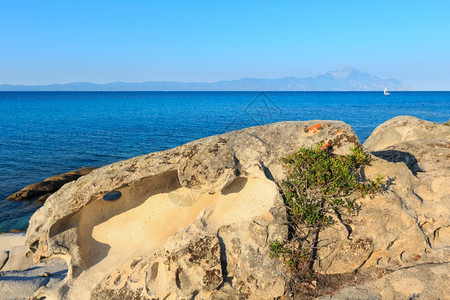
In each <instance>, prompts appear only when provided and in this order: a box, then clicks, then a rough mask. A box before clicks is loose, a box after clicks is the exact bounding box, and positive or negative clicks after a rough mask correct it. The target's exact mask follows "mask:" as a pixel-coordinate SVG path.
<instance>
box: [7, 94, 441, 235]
mask: <svg viewBox="0 0 450 300" xmlns="http://www.w3.org/2000/svg"><path fill="white" fill-rule="evenodd" d="M398 115H410V116H415V117H418V118H421V119H425V120H428V121H433V122H438V123H443V122H446V121H448V120H449V118H450V92H392V93H391V94H390V95H389V96H385V95H383V92H256V91H255V92H0V232H8V231H10V230H13V229H16V230H26V228H27V226H28V221H29V218H30V217H31V215H32V214H33V213H34V212H35V211H36V209H38V208H39V206H40V205H38V204H34V203H33V202H32V201H8V200H4V199H5V198H6V197H7V196H9V195H11V194H13V193H14V192H16V191H18V190H20V189H22V188H23V187H25V186H26V185H29V184H31V183H35V182H38V181H41V180H43V179H45V178H47V177H50V176H52V175H56V174H61V173H64V172H68V171H71V170H75V169H78V168H81V167H84V166H93V167H100V166H104V165H106V164H110V163H113V162H116V161H120V160H124V159H128V158H131V157H134V156H138V155H143V154H147V153H150V152H155V151H161V150H166V149H170V148H173V147H176V146H179V145H181V144H184V143H187V142H190V141H193V140H196V139H199V138H203V137H207V136H211V135H216V134H221V133H224V132H227V131H232V130H237V129H242V128H245V127H249V126H257V125H263V124H269V123H273V122H279V121H303V120H341V121H344V122H346V123H348V124H350V125H351V126H352V127H353V129H354V131H355V132H356V134H357V136H358V137H359V139H360V140H361V142H364V141H365V140H366V139H367V138H368V137H369V135H370V134H371V132H372V131H373V130H374V129H375V128H376V127H377V126H378V125H380V124H381V123H383V122H384V121H386V120H388V119H391V118H393V117H395V116H398Z"/></svg>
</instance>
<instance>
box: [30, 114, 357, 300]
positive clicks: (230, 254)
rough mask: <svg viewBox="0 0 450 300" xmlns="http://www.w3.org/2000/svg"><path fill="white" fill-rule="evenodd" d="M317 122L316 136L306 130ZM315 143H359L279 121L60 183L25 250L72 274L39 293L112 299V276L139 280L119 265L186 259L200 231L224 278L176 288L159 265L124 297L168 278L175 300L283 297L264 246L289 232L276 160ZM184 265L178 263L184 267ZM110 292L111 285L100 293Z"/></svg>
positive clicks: (330, 126) (331, 125)
mask: <svg viewBox="0 0 450 300" xmlns="http://www.w3.org/2000/svg"><path fill="white" fill-rule="evenodd" d="M319 123H320V124H321V125H320V128H318V129H317V130H315V131H310V130H308V128H311V127H312V126H316V125H317V124H319ZM319 142H324V143H325V142H326V143H329V144H330V145H332V151H335V153H338V154H346V153H349V149H350V147H352V146H354V145H358V144H359V141H358V138H357V137H356V136H355V134H354V132H353V130H352V129H351V127H350V126H348V125H347V124H345V123H343V122H337V121H308V122H283V123H275V124H271V125H266V126H260V127H253V128H247V129H244V130H240V131H235V132H230V133H226V134H223V135H220V136H214V137H210V138H205V139H202V140H198V141H194V142H192V143H189V144H186V145H183V146H180V147H177V148H175V149H171V150H167V151H163V152H158V153H151V154H148V155H145V156H141V157H136V158H133V159H130V160H127V161H122V162H118V163H115V164H112V165H108V166H105V167H103V168H100V169H97V170H94V171H92V172H91V173H90V174H88V175H86V176H83V177H81V178H80V179H78V180H77V181H76V182H71V183H68V184H66V185H65V186H64V187H63V188H61V189H60V190H59V191H57V192H56V193H55V194H53V195H52V196H51V197H50V198H48V200H47V201H46V203H45V205H44V206H43V207H42V208H40V209H39V210H38V211H37V212H36V213H35V214H34V215H33V217H32V218H31V220H30V226H29V228H28V231H27V242H26V245H27V247H28V248H29V249H30V251H31V252H32V253H33V257H34V259H35V260H36V261H39V260H40V259H43V258H46V257H53V256H59V257H63V258H64V259H65V260H66V261H67V264H68V266H69V274H68V276H67V279H66V280H65V282H64V283H63V284H61V286H59V287H58V289H54V288H53V289H51V290H50V289H45V288H42V289H41V290H40V291H39V293H38V294H37V295H36V297H41V296H48V297H50V296H49V295H56V296H52V297H56V298H58V297H67V298H68V299H77V298H79V297H82V298H88V297H89V295H90V293H91V292H92V291H93V290H94V289H95V291H96V292H95V293H97V294H98V295H100V294H102V293H108V292H107V290H111V291H112V289H116V286H115V285H111V286H110V285H108V282H110V280H112V279H111V278H115V279H114V280H113V281H117V282H126V284H127V286H130V287H131V286H132V284H131V282H132V281H133V280H135V279H133V278H144V277H145V276H146V275H145V274H147V273H146V272H147V271H145V272H144V271H142V272H141V273H138V275H136V274H137V273H135V275H134V276H131V275H130V277H127V276H128V275H127V276H122V275H120V278H118V277H117V274H118V273H117V272H116V271H117V270H118V269H120V268H121V267H120V266H122V268H125V269H126V268H127V266H131V264H132V262H133V260H134V259H135V258H136V257H142V261H143V262H146V263H148V264H153V263H154V261H155V259H156V258H155V256H154V255H155V253H161V255H163V254H164V255H165V253H167V252H169V253H184V252H183V251H185V249H187V248H189V245H190V243H192V242H195V241H196V240H198V239H199V235H200V238H201V237H202V236H203V237H211V236H215V237H217V238H215V239H207V240H205V241H207V242H208V243H209V246H208V247H209V248H212V247H214V245H215V244H214V243H216V242H217V239H218V241H219V244H220V251H219V252H218V254H217V253H216V254H217V255H219V254H220V255H219V258H220V262H221V263H220V264H219V265H214V268H213V269H211V270H210V271H211V272H213V273H214V276H212V278H213V279H214V278H219V277H220V280H219V279H217V280H216V279H214V280H212V281H211V285H207V287H205V283H204V280H203V279H201V278H202V276H204V274H203V273H201V272H200V271H198V272H193V273H192V274H191V275H192V276H191V275H189V276H188V277H189V280H188V281H189V282H191V283H192V287H189V288H187V286H186V285H184V286H186V288H181V289H180V288H176V287H177V279H176V272H175V279H174V276H173V274H174V273H170V272H173V269H171V271H170V272H169V271H168V269H167V270H166V269H164V268H163V269H161V270H166V271H167V272H169V273H167V274H172V275H170V276H169V275H167V276H162V275H161V274H163V271H161V273H160V275H158V276H156V277H155V278H154V280H156V281H154V280H153V281H152V280H146V281H145V282H142V283H140V286H139V287H137V288H136V289H134V290H133V291H131V290H129V291H128V292H130V293H131V292H132V293H134V294H133V295H135V294H136V293H140V294H141V295H144V296H145V297H150V294H151V293H153V292H151V291H152V289H154V288H151V287H152V286H157V285H159V284H160V283H158V284H156V283H154V282H160V280H163V281H164V280H166V281H167V282H168V285H167V286H171V287H172V286H173V287H174V289H173V290H171V292H170V293H172V294H173V295H180V297H181V296H182V297H185V296H186V297H189V295H193V294H192V293H197V292H198V293H203V294H204V295H206V296H208V295H211V297H212V295H213V294H214V295H216V296H217V297H219V296H220V295H235V296H236V297H238V298H239V297H241V296H242V295H244V296H245V297H250V298H253V299H262V298H274V297H277V296H281V295H282V294H283V293H284V280H285V278H284V274H283V272H282V269H283V266H282V265H281V263H280V262H279V261H277V260H272V259H270V258H269V255H268V243H269V241H270V240H271V239H283V238H286V235H287V226H286V225H285V222H286V221H285V220H286V212H285V209H284V205H283V201H282V198H281V196H280V194H279V192H278V188H277V185H276V184H275V182H276V181H279V180H281V179H282V178H284V171H283V168H282V165H281V162H280V158H281V157H283V156H287V155H288V154H290V153H292V152H293V151H295V150H296V149H298V148H299V147H311V146H313V145H316V144H317V143H319ZM113 190H117V191H120V192H121V193H122V197H121V198H120V199H118V200H116V201H113V202H110V201H104V200H103V199H102V196H103V195H105V194H106V193H108V192H110V191H113ZM144 237H145V238H144ZM186 247H187V248H186ZM208 247H207V248H208ZM180 251H181V252H180ZM216 254H215V255H216ZM158 257H159V259H162V261H166V260H167V258H164V257H166V256H158ZM211 259H212V258H211ZM211 259H207V260H211ZM214 259H216V258H214ZM181 260H182V259H181V258H180V261H178V260H177V261H175V262H174V263H175V264H176V265H178V266H180V268H183V269H185V268H186V267H182V266H183V264H184V263H185V262H183V261H181ZM162 261H161V262H160V265H161V268H162ZM203 263H206V262H201V264H202V265H203ZM155 268H156V267H155ZM150 271H151V269H150ZM158 272H159V271H158ZM184 272H185V273H184V274H185V275H186V274H187V273H186V272H187V270H185V271H184ZM217 272H219V273H220V276H219V277H217V276H216V275H215V274H216V273H217ZM105 274H110V275H108V276H110V279H108V276H106V277H105ZM114 274H116V275H114ZM202 274H203V275H202ZM211 274H212V273H211ZM115 276H116V277H117V278H116V277H115ZM180 276H181V275H180ZM150 278H151V276H150ZM180 278H181V277H180ZM108 280H109V281H108ZM179 280H181V279H179ZM186 280H187V279H186ZM205 280H206V279H205ZM206 281H207V280H206ZM216 281H220V282H216ZM174 282H175V284H174ZM194 283H195V284H194ZM217 283H218V284H217ZM161 284H162V283H161ZM106 286H110V288H108V289H103V290H102V289H101V288H100V287H106ZM117 289H118V290H116V292H118V293H122V294H123V293H125V291H123V290H121V289H122V288H121V287H119V288H117ZM119 290H120V291H119ZM127 290H128V288H127ZM128 292H126V293H128ZM160 292H161V291H158V293H160ZM95 293H94V294H95ZM170 293H168V294H167V295H169V294H170ZM208 293H209V294H208ZM172 294H171V295H172ZM64 295H65V296H64ZM158 295H159V294H158ZM99 297H100V296H99ZM214 297H215V296H214Z"/></svg>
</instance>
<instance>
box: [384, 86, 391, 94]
mask: <svg viewBox="0 0 450 300" xmlns="http://www.w3.org/2000/svg"><path fill="white" fill-rule="evenodd" d="M384 94H385V95H386V96H387V95H390V94H391V93H389V92H388V91H387V88H384Z"/></svg>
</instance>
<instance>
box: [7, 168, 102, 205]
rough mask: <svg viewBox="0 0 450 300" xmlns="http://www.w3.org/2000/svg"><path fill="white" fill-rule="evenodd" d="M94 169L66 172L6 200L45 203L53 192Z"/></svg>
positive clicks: (33, 185) (26, 188)
mask: <svg viewBox="0 0 450 300" xmlns="http://www.w3.org/2000/svg"><path fill="white" fill-rule="evenodd" d="M94 169H95V168H88V167H85V168H81V169H78V170H76V171H71V172H67V173H64V174H60V175H55V176H52V177H49V178H47V179H44V180H43V181H40V182H37V183H33V184H30V185H28V186H26V187H24V188H23V189H21V190H20V191H18V192H16V193H14V194H12V195H11V196H9V197H7V198H6V199H7V200H15V201H18V200H30V199H33V198H38V199H37V201H38V202H41V203H43V202H45V200H46V199H47V198H48V197H49V196H50V195H51V194H52V193H54V192H56V191H57V190H59V189H60V188H61V187H62V186H63V185H64V184H66V183H68V182H71V181H74V180H77V179H78V178H80V177H81V176H84V175H86V174H89V173H90V172H91V171H92V170H94Z"/></svg>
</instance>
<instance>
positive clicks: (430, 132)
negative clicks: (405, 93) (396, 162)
mask: <svg viewBox="0 0 450 300" xmlns="http://www.w3.org/2000/svg"><path fill="white" fill-rule="evenodd" d="M421 139H439V140H447V141H448V140H449V139H450V126H444V125H442V124H438V123H433V122H428V121H425V120H421V119H418V118H416V117H411V116H398V117H395V118H392V119H390V120H388V121H386V122H384V123H383V124H381V125H380V126H378V127H377V128H375V130H374V131H373V132H372V134H371V135H370V136H369V138H368V139H367V140H366V141H365V142H364V146H365V147H366V148H367V149H369V150H370V151H379V150H383V149H385V148H387V147H389V146H392V145H395V144H398V143H401V142H407V141H414V140H421Z"/></svg>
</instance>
